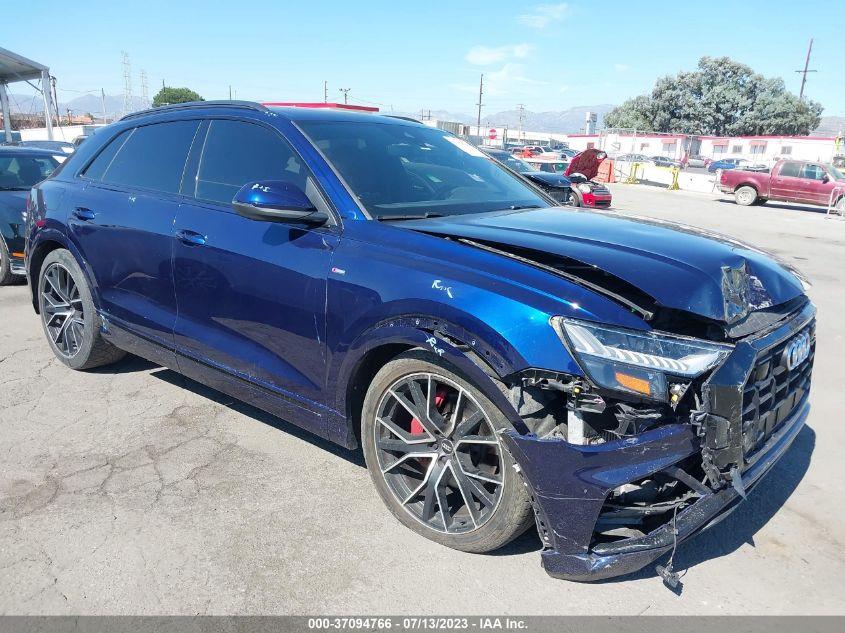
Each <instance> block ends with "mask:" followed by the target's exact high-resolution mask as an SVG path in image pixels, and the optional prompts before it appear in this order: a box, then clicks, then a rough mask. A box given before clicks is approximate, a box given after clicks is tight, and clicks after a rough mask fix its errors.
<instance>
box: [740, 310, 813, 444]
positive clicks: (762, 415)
mask: <svg viewBox="0 0 845 633" xmlns="http://www.w3.org/2000/svg"><path fill="white" fill-rule="evenodd" d="M801 332H807V333H808V334H809V336H810V354H809V356H807V358H806V359H805V360H804V361H803V362H801V363H800V364H799V365H798V366H797V367H795V368H794V369H792V370H790V369H787V366H786V363H785V361H784V360H783V358H784V350H785V349H786V346H787V345H788V344H789V343H790V342H791V341H792V340H794V338H795V337H796V336H798V335H800V334H801ZM801 332H796V333H795V334H793V335H792V336H790V337H789V338H787V339H786V340H783V341H781V342H780V343H777V344H775V345H773V346H772V347H770V348H768V349H766V350H763V351H762V352H760V353H759V354H758V356H757V360H756V361H755V363H754V368H753V369H752V370H751V374H750V376H749V377H748V381H747V382H746V383H745V388H744V390H743V395H742V447H743V453H744V454H745V457H746V459H748V458H750V457H752V456H753V455H754V453H755V452H756V451H758V450H759V449H760V448H761V447H762V446H763V445H764V444H765V443H766V440H767V439H769V437H771V435H772V433H774V432H775V431H777V430H778V428H779V427H780V426H781V424H783V422H784V420H786V419H787V418H788V417H789V414H790V413H792V411H793V410H794V409H795V407H796V405H798V403H800V402H801V400H802V399H803V398H804V396H805V395H806V394H807V392H808V391H809V390H810V377H811V375H812V372H813V357H814V356H815V353H816V324H815V321H814V322H813V323H811V324H810V325H809V326H807V327H806V328H804V329H803V330H801Z"/></svg>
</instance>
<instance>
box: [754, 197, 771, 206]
mask: <svg viewBox="0 0 845 633" xmlns="http://www.w3.org/2000/svg"><path fill="white" fill-rule="evenodd" d="M767 202H768V199H766V198H757V200H755V201H754V204H755V205H757V206H763V205H764V204H766V203H767Z"/></svg>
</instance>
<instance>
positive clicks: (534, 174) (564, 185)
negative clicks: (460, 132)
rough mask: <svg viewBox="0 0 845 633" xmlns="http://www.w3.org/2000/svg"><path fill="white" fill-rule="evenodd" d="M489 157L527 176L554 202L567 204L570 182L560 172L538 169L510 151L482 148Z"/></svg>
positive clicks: (524, 176) (570, 191)
mask: <svg viewBox="0 0 845 633" xmlns="http://www.w3.org/2000/svg"><path fill="white" fill-rule="evenodd" d="M483 151H484V153H485V154H487V155H488V156H489V157H490V158H492V159H493V160H495V161H498V162H499V163H501V164H502V165H504V166H505V167H506V168H507V169H510V170H511V171H513V172H514V173H517V174H519V175H520V176H522V177H523V178H527V179H528V180H530V181H531V183H532V184H534V185H536V186H537V187H539V188H540V189H542V190H543V191H544V192H545V193H546V194H548V195H549V197H551V198H552V199H553V200H554V201H555V202H559V203H561V204H569V203H570V198H571V195H572V183H571V182H570V181H569V178H567V177H566V176H564V175H563V174H560V173H550V172H546V171H540V170H538V169H537V168H536V167H533V166H532V165H531V164H530V163H528V162H526V161H525V160H523V159H522V158H517V157H516V156H514V155H513V154H511V153H510V152H506V151H504V150H499V149H485V150H483Z"/></svg>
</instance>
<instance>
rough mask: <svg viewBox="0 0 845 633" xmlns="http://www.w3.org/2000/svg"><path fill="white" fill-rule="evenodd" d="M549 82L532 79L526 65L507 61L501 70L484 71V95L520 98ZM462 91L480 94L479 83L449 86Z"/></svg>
mask: <svg viewBox="0 0 845 633" xmlns="http://www.w3.org/2000/svg"><path fill="white" fill-rule="evenodd" d="M547 85H548V82H546V81H539V80H537V79H531V78H530V77H527V76H526V75H525V66H524V65H523V64H517V63H513V62H510V63H507V64H505V65H504V66H502V67H501V68H500V69H499V70H495V71H492V72H485V73H484V97H485V99H486V98H487V97H503V96H511V97H514V98H515V99H519V98H520V95H524V94H526V93H530V92H532V91H536V90H537V89H539V87H541V86H547ZM449 87H450V88H452V89H453V90H457V91H460V92H467V93H474V94H478V83H473V84H452V85H451V86H449Z"/></svg>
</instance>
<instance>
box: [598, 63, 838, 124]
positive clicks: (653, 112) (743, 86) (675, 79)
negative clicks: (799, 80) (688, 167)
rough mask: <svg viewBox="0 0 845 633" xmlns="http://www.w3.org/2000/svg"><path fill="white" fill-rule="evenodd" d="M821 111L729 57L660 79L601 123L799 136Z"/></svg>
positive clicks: (615, 109)
mask: <svg viewBox="0 0 845 633" xmlns="http://www.w3.org/2000/svg"><path fill="white" fill-rule="evenodd" d="M821 113H822V106H821V104H819V103H817V102H815V101H811V100H809V99H807V100H804V101H802V100H800V99H798V97H797V96H796V95H794V94H792V93H791V92H789V91H787V89H786V86H785V85H784V83H783V80H782V79H768V78H766V77H763V76H762V75H760V74H758V73H755V72H754V71H753V70H751V68H750V67H748V66H746V65H745V64H740V63H738V62H735V61H733V60H732V59H730V58H729V57H716V58H713V57H702V58H701V59H700V60H699V62H698V68H697V70H694V71H691V72H680V73H678V74H677V75H673V76H666V77H661V78H660V79H658V80H657V82H656V83H655V85H654V88H653V89H652V91H651V94H648V95H641V96H639V97H636V98H634V99H629V100H628V101H625V102H624V103H623V104H622V105H620V106H618V107H616V108H614V109H613V110H611V111H610V112H608V113H607V115H606V116H605V118H604V122H605V125H606V126H607V127H628V128H636V129H638V130H643V131H648V132H679V133H684V134H713V135H717V136H742V135H766V134H772V135H781V134H783V135H793V134H794V135H801V134H809V133H810V131H811V130H813V129H814V128H815V127H817V126H818V124H819V120H820V118H821Z"/></svg>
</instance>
